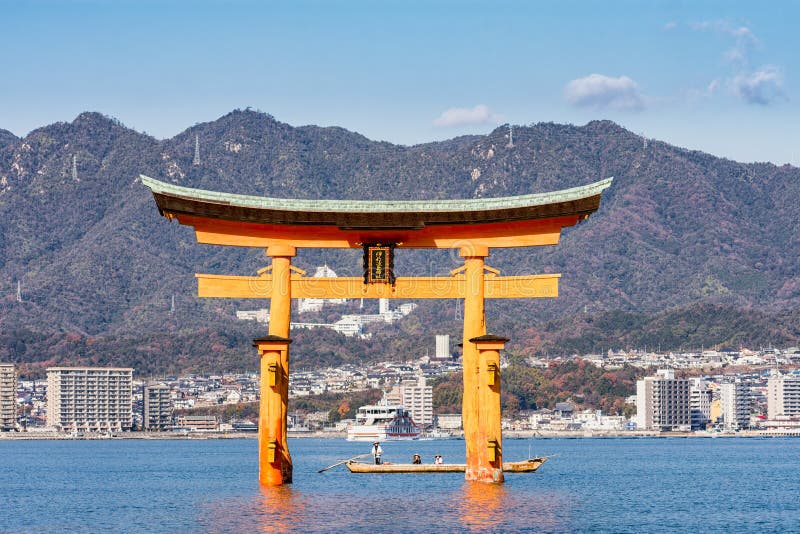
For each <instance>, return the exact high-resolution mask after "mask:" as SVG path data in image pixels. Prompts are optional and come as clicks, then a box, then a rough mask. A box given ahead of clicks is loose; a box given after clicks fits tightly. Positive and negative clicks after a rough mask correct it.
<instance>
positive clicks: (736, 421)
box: [719, 379, 750, 430]
mask: <svg viewBox="0 0 800 534" xmlns="http://www.w3.org/2000/svg"><path fill="white" fill-rule="evenodd" d="M719 404H720V409H721V411H722V421H723V425H724V428H725V430H744V429H746V428H747V427H748V426H749V425H750V389H749V388H748V387H747V386H745V385H744V384H743V383H742V381H741V380H738V379H737V380H736V381H734V382H726V383H723V384H720V385H719Z"/></svg>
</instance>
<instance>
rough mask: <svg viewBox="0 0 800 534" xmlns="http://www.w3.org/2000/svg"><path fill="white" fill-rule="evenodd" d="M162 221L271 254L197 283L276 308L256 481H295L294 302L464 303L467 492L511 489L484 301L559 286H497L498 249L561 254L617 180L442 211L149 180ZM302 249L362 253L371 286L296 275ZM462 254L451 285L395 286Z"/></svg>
mask: <svg viewBox="0 0 800 534" xmlns="http://www.w3.org/2000/svg"><path fill="white" fill-rule="evenodd" d="M140 178H141V181H142V183H143V184H144V185H145V186H147V187H149V188H150V190H151V191H152V193H153V197H154V198H155V201H156V204H157V205H158V209H159V211H160V213H161V214H162V215H163V216H165V217H167V218H169V219H177V220H178V221H179V222H180V223H181V224H184V225H187V226H192V227H193V228H194V229H195V234H196V236H197V240H198V242H199V243H205V244H215V245H226V246H244V247H259V248H264V249H265V251H266V255H267V256H268V257H269V258H271V264H270V265H268V266H267V267H266V268H264V269H261V270H260V271H259V272H258V273H257V275H256V276H227V275H212V274H198V275H196V276H197V280H198V295H199V296H200V297H217V298H256V299H269V300H270V317H269V332H268V335H267V336H264V337H261V338H257V339H256V340H254V346H255V347H256V348H257V350H258V354H259V356H260V359H261V366H260V367H261V402H260V407H259V408H260V412H259V424H258V438H259V481H260V482H261V484H263V485H267V486H276V485H281V484H287V483H290V482H291V481H292V459H291V455H290V453H289V447H288V443H287V439H286V430H287V426H286V421H287V413H288V409H287V408H288V402H289V345H290V343H291V339H289V328H290V314H291V299H292V298H403V299H445V298H447V299H463V300H464V333H463V378H464V395H463V401H462V425H463V428H464V441H465V444H466V472H465V478H466V479H467V480H474V481H480V482H494V483H499V482H503V439H502V430H501V412H500V384H501V380H500V351H501V350H503V347H504V345H505V342H506V341H508V339H507V338H504V337H500V336H496V335H490V334H487V329H486V313H485V300H486V299H487V298H490V299H491V298H549V297H557V296H558V280H559V277H560V275H559V274H539V275H530V276H500V272H499V271H497V270H496V269H492V268H491V267H489V266H487V265H486V258H487V257H488V256H489V254H490V250H491V249H492V248H509V247H530V246H544V245H555V244H557V243H558V240H559V237H560V235H561V230H562V228H564V227H567V226H572V225H575V224H577V223H579V222H580V221H582V220H584V219H586V218H587V217H588V216H589V215H590V214H591V213H593V212H594V211H596V210H597V209H598V207H599V205H600V197H601V194H602V192H603V191H604V190H605V189H606V188H608V187H609V186H610V185H611V178H609V179H606V180H602V181H599V182H595V183H592V184H589V185H586V186H582V187H576V188H572V189H564V190H561V191H555V192H549V193H539V194H531V195H521V196H515V197H503V198H490V199H471V200H437V201H433V200H430V201H354V200H298V199H282V198H270V197H257V196H246V195H234V194H227V193H221V192H216V191H204V190H200V189H192V188H187V187H181V186H176V185H173V184H168V183H165V182H160V181H158V180H154V179H152V178H148V177H146V176H141V177H140ZM298 248H359V249H362V250H363V251H364V259H363V269H364V276H363V278H312V277H306V276H304V275H305V273H304V272H303V271H302V270H300V269H298V268H296V267H294V266H293V265H292V258H294V257H295V255H296V253H297V249H298ZM410 248H438V249H451V250H452V249H455V250H458V253H459V256H460V257H461V258H463V260H464V265H463V266H461V267H459V268H458V269H455V270H454V271H452V272H451V273H450V274H451V275H450V276H440V277H397V278H395V277H394V273H393V269H392V265H393V262H394V254H395V253H396V252H397V250H399V249H410Z"/></svg>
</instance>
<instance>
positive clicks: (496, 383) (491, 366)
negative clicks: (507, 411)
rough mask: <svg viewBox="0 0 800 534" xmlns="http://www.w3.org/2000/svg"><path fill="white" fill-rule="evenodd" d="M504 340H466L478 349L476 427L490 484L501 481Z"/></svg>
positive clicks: (490, 337)
mask: <svg viewBox="0 0 800 534" xmlns="http://www.w3.org/2000/svg"><path fill="white" fill-rule="evenodd" d="M506 341H508V339H507V338H504V337H499V336H493V335H483V336H480V337H474V338H472V339H470V342H471V343H473V344H474V345H475V346H476V347H477V350H478V382H479V384H480V385H479V390H480V392H481V412H480V427H481V435H485V436H486V442H485V446H486V452H487V459H486V460H487V463H488V466H489V469H490V470H491V474H492V482H503V481H504V477H503V427H502V416H501V411H500V351H501V350H503V348H504V347H505V344H506Z"/></svg>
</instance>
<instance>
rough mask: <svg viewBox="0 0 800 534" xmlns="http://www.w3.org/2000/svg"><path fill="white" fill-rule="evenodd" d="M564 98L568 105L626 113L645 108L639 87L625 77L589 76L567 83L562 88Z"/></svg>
mask: <svg viewBox="0 0 800 534" xmlns="http://www.w3.org/2000/svg"><path fill="white" fill-rule="evenodd" d="M564 96H565V97H566V99H567V102H569V103H570V104H572V105H574V106H581V107H594V108H598V109H600V108H612V109H618V110H627V111H639V110H642V109H644V107H645V102H644V97H643V96H642V94H641V92H640V91H639V85H638V84H637V83H636V82H635V81H633V80H632V79H631V78H628V77H627V76H620V77H619V78H613V77H611V76H604V75H602V74H590V75H589V76H586V77H585V78H578V79H577V80H572V81H571V82H569V83H568V84H567V85H566V87H565V88H564Z"/></svg>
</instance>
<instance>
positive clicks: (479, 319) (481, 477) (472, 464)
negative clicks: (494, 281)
mask: <svg viewBox="0 0 800 534" xmlns="http://www.w3.org/2000/svg"><path fill="white" fill-rule="evenodd" d="M459 255H460V256H461V257H462V258H464V264H465V271H464V277H465V288H464V338H463V368H464V397H463V401H462V405H461V421H462V425H463V427H464V443H465V444H466V449H467V451H466V453H467V468H466V472H465V473H464V478H465V479H466V480H475V481H480V482H493V481H494V478H493V474H492V466H491V464H490V463H489V461H488V460H489V455H488V450H487V441H488V439H489V437H488V435H487V434H486V429H485V428H484V425H482V424H481V410H482V396H483V391H482V390H483V389H484V388H485V387H486V386H485V384H484V385H483V387H482V386H481V377H480V362H479V358H478V347H477V345H476V344H474V343H472V342H471V341H470V340H471V339H473V338H476V337H480V336H482V335H484V334H486V314H485V307H484V267H485V258H486V257H487V256H488V255H489V248H488V247H483V246H465V247H463V248H461V249H460V250H459Z"/></svg>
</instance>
